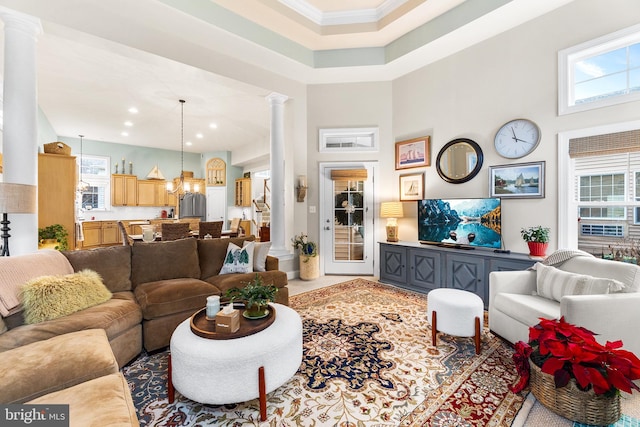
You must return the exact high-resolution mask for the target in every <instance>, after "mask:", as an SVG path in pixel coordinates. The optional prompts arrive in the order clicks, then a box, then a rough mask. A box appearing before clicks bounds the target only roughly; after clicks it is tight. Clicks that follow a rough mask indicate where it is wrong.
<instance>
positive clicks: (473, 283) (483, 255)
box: [380, 242, 535, 307]
mask: <svg viewBox="0 0 640 427" xmlns="http://www.w3.org/2000/svg"><path fill="white" fill-rule="evenodd" d="M534 263H535V262H534V260H532V259H531V258H529V256H528V255H527V254H518V253H510V254H499V253H495V252H493V251H491V250H483V249H475V250H462V249H455V248H444V247H438V246H428V245H422V244H420V243H417V242H397V243H390V242H380V281H381V282H383V283H390V284H392V285H397V286H400V287H403V288H407V289H411V290H414V291H418V292H424V293H428V292H429V291H430V290H432V289H436V288H442V287H446V288H453V289H462V290H465V291H469V292H473V293H474V294H476V295H478V296H479V297H480V298H482V300H483V301H484V304H485V307H486V306H487V304H488V301H489V273H490V272H492V271H509V270H525V269H527V268H529V267H531V266H532V265H533V264H534Z"/></svg>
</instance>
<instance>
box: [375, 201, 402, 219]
mask: <svg viewBox="0 0 640 427" xmlns="http://www.w3.org/2000/svg"><path fill="white" fill-rule="evenodd" d="M403 216H404V213H403V211H402V203H401V202H382V204H381V205H380V217H381V218H402V217H403Z"/></svg>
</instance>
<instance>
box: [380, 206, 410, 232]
mask: <svg viewBox="0 0 640 427" xmlns="http://www.w3.org/2000/svg"><path fill="white" fill-rule="evenodd" d="M403 216H404V212H403V211H402V203H401V202H382V204H381V205H380V217H381V218H387V242H397V241H398V221H397V219H398V218H402V217H403Z"/></svg>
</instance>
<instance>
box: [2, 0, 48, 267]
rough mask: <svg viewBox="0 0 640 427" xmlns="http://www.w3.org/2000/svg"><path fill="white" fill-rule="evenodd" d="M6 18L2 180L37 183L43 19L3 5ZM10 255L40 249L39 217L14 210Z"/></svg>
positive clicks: (11, 218) (11, 225)
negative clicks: (39, 38)
mask: <svg viewBox="0 0 640 427" xmlns="http://www.w3.org/2000/svg"><path fill="white" fill-rule="evenodd" d="M0 18H1V19H2V21H3V22H4V82H3V90H4V99H3V116H4V129H3V144H2V154H3V166H4V168H3V171H4V172H3V181H4V182H9V183H15V184H29V185H38V121H37V120H38V118H37V117H38V103H37V92H36V83H37V82H36V39H37V36H38V34H40V33H42V25H41V24H40V20H39V19H37V18H34V17H32V16H29V15H25V14H22V13H19V12H15V11H12V10H10V9H6V8H0ZM9 221H11V224H10V227H11V231H10V232H9V234H11V238H10V239H9V248H10V250H11V254H12V255H20V254H25V253H29V252H35V251H37V250H38V215H37V214H11V215H10V217H9Z"/></svg>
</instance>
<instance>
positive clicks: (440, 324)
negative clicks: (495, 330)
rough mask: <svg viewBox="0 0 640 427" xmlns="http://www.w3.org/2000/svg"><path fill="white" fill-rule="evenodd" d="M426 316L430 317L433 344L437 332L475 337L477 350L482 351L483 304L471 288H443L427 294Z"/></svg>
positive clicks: (434, 343) (477, 352) (433, 343)
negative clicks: (469, 290)
mask: <svg viewBox="0 0 640 427" xmlns="http://www.w3.org/2000/svg"><path fill="white" fill-rule="evenodd" d="M427 317H428V319H430V320H431V344H432V345H434V346H435V345H436V335H437V333H438V332H443V333H445V334H449V335H453V336H457V337H474V338H475V345H476V354H479V353H480V333H481V331H482V327H483V325H484V304H483V303H482V299H481V298H480V297H479V296H478V295H476V294H474V293H471V292H467V291H463V290H460V289H448V288H440V289H434V290H432V291H430V292H429V293H428V294H427Z"/></svg>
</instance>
